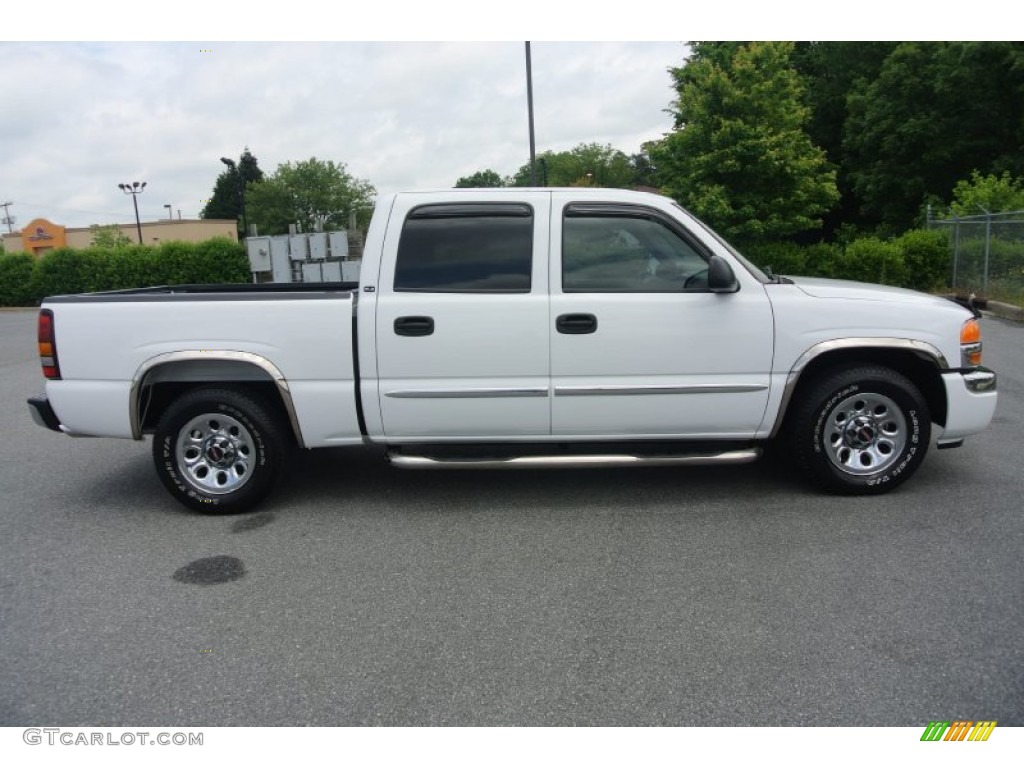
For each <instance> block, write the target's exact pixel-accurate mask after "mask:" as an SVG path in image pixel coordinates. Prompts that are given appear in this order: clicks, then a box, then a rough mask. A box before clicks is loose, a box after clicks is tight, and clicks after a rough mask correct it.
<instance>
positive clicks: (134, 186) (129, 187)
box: [117, 181, 146, 245]
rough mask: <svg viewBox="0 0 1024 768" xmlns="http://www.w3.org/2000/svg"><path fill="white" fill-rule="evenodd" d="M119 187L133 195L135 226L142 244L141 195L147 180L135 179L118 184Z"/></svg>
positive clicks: (127, 193)
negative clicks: (140, 181) (128, 182)
mask: <svg viewBox="0 0 1024 768" xmlns="http://www.w3.org/2000/svg"><path fill="white" fill-rule="evenodd" d="M117 188H118V189H120V190H121V191H122V192H124V193H125V194H126V195H131V196H132V203H134V204H135V228H136V229H137V230H138V231H139V245H142V222H141V221H139V195H141V194H142V190H144V189H145V188H146V182H142V183H141V184H140V183H139V182H137V181H133V182H132V183H131V184H118V185H117Z"/></svg>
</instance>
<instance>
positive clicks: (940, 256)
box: [896, 229, 951, 291]
mask: <svg viewBox="0 0 1024 768" xmlns="http://www.w3.org/2000/svg"><path fill="white" fill-rule="evenodd" d="M896 246H897V247H898V248H899V249H900V252H901V253H902V255H903V262H904V264H905V265H906V283H905V284H906V286H907V287H908V288H915V289H917V290H919V291H935V290H938V289H939V288H941V287H943V286H944V285H946V284H947V282H948V278H949V274H950V272H949V270H950V264H951V256H950V250H949V235H948V233H946V232H940V231H938V230H933V229H932V230H929V229H913V230H911V231H910V232H905V233H904V234H903V235H901V236H900V237H898V238H897V239H896Z"/></svg>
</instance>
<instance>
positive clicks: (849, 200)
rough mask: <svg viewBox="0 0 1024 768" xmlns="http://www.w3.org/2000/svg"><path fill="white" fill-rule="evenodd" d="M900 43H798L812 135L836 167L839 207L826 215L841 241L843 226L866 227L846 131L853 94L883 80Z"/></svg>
mask: <svg viewBox="0 0 1024 768" xmlns="http://www.w3.org/2000/svg"><path fill="white" fill-rule="evenodd" d="M897 45H898V43H895V42H870V41H856V42H848V41H838V42H837V41H828V42H802V43H796V44H795V48H794V51H793V56H792V62H793V66H794V68H795V69H796V70H797V72H799V73H800V75H801V76H802V77H803V79H804V84H805V88H806V91H805V102H806V104H807V106H808V107H810V110H811V116H810V120H809V121H808V123H807V134H808V135H809V136H810V137H811V141H812V142H814V144H815V145H817V146H819V147H821V148H822V149H823V150H825V156H826V157H827V158H828V161H829V162H830V163H832V164H833V165H834V166H836V170H837V175H836V186H837V187H838V188H839V203H838V204H837V205H836V206H835V207H834V208H833V209H832V210H831V211H829V212H828V213H826V214H825V215H824V229H825V233H826V235H827V236H829V237H830V238H836V237H837V236H838V235H839V230H840V228H841V227H842V226H843V225H846V226H847V227H851V226H855V225H856V224H858V223H861V222H862V220H863V217H862V216H861V213H860V204H859V200H858V199H857V196H856V195H855V193H854V190H853V184H852V182H851V180H850V171H851V169H852V168H854V167H855V166H854V164H852V163H851V162H850V161H849V158H848V154H849V153H848V151H847V150H846V148H845V147H844V144H843V132H844V128H845V125H846V120H847V117H848V115H849V112H848V109H847V101H848V99H849V97H850V94H851V93H854V92H860V91H863V90H864V89H866V88H867V87H868V86H869V85H870V84H871V83H873V82H874V81H875V79H877V77H878V73H879V72H880V71H881V69H882V65H883V64H884V63H885V59H886V57H887V56H888V55H889V54H890V53H892V51H893V50H894V49H895V48H896V46H897Z"/></svg>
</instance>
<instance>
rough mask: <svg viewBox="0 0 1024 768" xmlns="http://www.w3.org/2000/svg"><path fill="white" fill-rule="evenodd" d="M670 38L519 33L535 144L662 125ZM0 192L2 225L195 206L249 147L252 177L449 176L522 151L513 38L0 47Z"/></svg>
mask: <svg viewBox="0 0 1024 768" xmlns="http://www.w3.org/2000/svg"><path fill="white" fill-rule="evenodd" d="M686 51H687V48H686V46H685V45H684V44H683V43H681V42H673V43H664V42H660V43H659V42H640V43H581V42H576V43H554V42H536V43H533V44H532V58H533V86H534V113H535V125H536V135H537V151H538V153H539V152H542V151H544V150H548V149H550V150H555V151H559V150H565V149H570V148H572V147H573V146H575V145H576V144H579V143H581V142H588V143H589V142H599V143H601V144H611V145H613V146H614V147H616V148H618V149H621V150H623V151H624V152H626V153H633V152H637V151H639V149H640V145H641V144H642V143H643V142H645V141H648V140H650V139H656V138H659V137H660V136H661V135H662V134H664V133H665V132H666V131H668V130H669V129H670V128H671V118H670V116H669V115H668V114H667V113H666V112H665V110H666V108H667V107H668V106H669V103H670V102H671V100H672V98H673V95H674V94H673V91H672V89H671V80H670V77H669V74H668V72H667V70H668V68H669V67H671V66H678V65H680V64H681V63H682V62H683V60H684V57H685V55H686ZM0 58H2V60H3V61H6V62H8V64H9V65H10V64H11V63H12V62H17V66H16V67H13V66H9V67H8V68H7V69H6V71H5V74H4V77H3V79H2V82H0V198H2V199H0V202H6V201H13V202H14V205H13V206H12V207H11V215H12V216H14V217H16V222H15V227H16V228H17V227H18V226H19V225H25V224H27V223H28V222H29V221H30V220H31V219H33V218H35V217H44V218H49V219H51V220H53V221H54V222H57V223H59V224H63V225H65V226H88V225H90V224H96V223H100V224H106V223H113V222H120V223H128V222H131V221H132V220H133V218H134V213H133V211H132V206H131V201H130V200H129V199H128V197H127V196H125V195H124V194H123V193H122V192H121V191H120V190H118V188H117V184H118V183H119V182H125V181H129V182H130V181H136V180H137V181H146V182H147V184H148V186H147V187H146V191H145V192H144V193H143V194H142V195H141V196H140V197H139V208H140V213H141V217H142V219H143V220H152V219H156V218H160V217H166V215H167V214H166V209H165V208H164V207H163V206H164V205H165V204H170V205H171V206H172V207H173V210H174V211H175V215H177V211H178V210H180V211H181V214H182V216H184V217H185V218H189V217H195V216H197V215H198V213H199V210H200V208H201V207H202V205H203V200H204V199H205V198H207V197H208V196H209V194H210V192H211V190H212V188H213V183H214V181H215V179H216V177H217V174H218V173H220V172H221V171H222V170H223V168H224V166H223V165H222V164H221V163H220V160H219V158H220V157H222V156H227V157H231V158H234V159H237V158H238V156H239V155H240V154H241V152H242V150H243V148H244V147H246V146H248V147H249V148H250V150H251V151H252V153H253V154H254V155H255V156H256V157H257V158H258V160H259V164H260V167H261V168H262V169H263V170H264V172H272V171H273V170H274V169H275V168H276V167H277V165H278V163H282V162H286V161H297V160H304V159H308V158H310V157H314V156H315V157H317V158H319V159H322V160H334V161H336V162H343V163H345V164H346V165H347V166H348V170H349V173H351V174H352V175H353V176H356V177H358V178H362V179H366V180H368V181H369V182H370V183H372V184H373V185H374V186H375V187H376V188H377V190H378V192H393V191H399V190H405V189H418V188H438V187H451V186H453V185H454V184H455V181H456V179H458V178H459V177H460V176H464V175H468V174H470V173H473V172H474V171H478V170H483V169H485V168H492V169H494V170H495V171H497V172H498V173H500V174H502V175H508V174H511V173H513V172H514V171H515V170H517V169H518V168H519V167H520V166H521V165H522V164H524V163H525V162H527V160H528V159H529V144H528V132H527V131H528V129H527V125H528V123H527V105H526V65H525V52H524V45H523V43H522V42H496V43H469V42H452V43H417V42H407V43H370V42H333V43H332V42H329V43H308V42H295V43H261V42H229V43H170V42H152V43H131V42H113V43H76V42H56V43H2V44H0Z"/></svg>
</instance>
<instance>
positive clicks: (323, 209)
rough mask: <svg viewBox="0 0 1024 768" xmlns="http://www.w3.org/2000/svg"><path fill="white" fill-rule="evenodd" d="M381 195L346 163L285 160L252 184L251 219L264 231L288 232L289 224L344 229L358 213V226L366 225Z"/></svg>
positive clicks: (310, 228)
mask: <svg viewBox="0 0 1024 768" xmlns="http://www.w3.org/2000/svg"><path fill="white" fill-rule="evenodd" d="M376 194H377V191H376V190H375V189H374V188H373V185H371V184H370V182H368V181H365V180H363V179H357V178H354V177H353V176H351V175H350V174H349V173H348V171H347V170H346V168H345V164H344V163H335V162H334V161H333V160H327V161H324V160H317V159H316V158H315V157H311V158H310V159H309V160H300V161H298V162H296V163H291V162H288V163H282V164H281V165H279V166H277V170H276V171H274V173H272V174H270V175H269V176H267V177H266V178H264V180H263V181H262V182H261V183H259V184H251V185H250V186H249V187H248V191H247V195H248V197H247V206H248V215H249V222H250V223H251V224H255V225H256V226H257V228H258V229H259V232H260V234H265V235H275V234H285V233H286V232H288V225H289V224H297V225H298V226H299V227H301V229H302V231H304V232H312V231H314V230H315V229H316V228H317V227H320V228H322V229H324V230H328V229H345V228H346V227H347V226H348V219H349V214H350V213H355V214H356V223H357V226H359V227H365V226H367V225H368V224H369V218H370V215H371V213H372V212H373V197H374V196H375V195H376Z"/></svg>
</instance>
